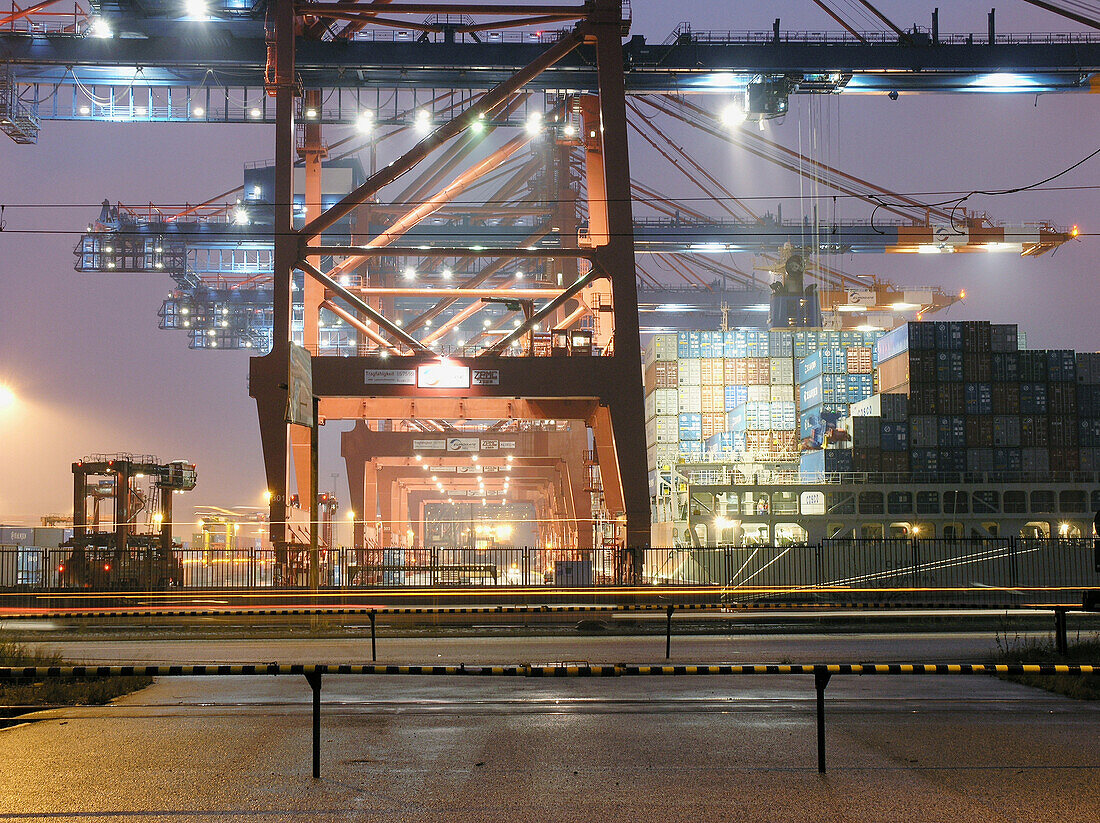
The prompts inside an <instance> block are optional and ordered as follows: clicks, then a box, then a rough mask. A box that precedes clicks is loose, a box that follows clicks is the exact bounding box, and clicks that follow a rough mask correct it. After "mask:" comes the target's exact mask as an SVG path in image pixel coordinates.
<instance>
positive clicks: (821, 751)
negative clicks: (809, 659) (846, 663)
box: [814, 666, 831, 774]
mask: <svg viewBox="0 0 1100 823" xmlns="http://www.w3.org/2000/svg"><path fill="white" fill-rule="evenodd" d="M830 677H831V675H830V674H829V671H828V670H827V669H826V668H825V667H824V666H814V688H816V689H817V770H818V772H819V773H821V774H825V687H826V686H828V685H829V678H830Z"/></svg>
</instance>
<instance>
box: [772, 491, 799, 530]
mask: <svg viewBox="0 0 1100 823" xmlns="http://www.w3.org/2000/svg"><path fill="white" fill-rule="evenodd" d="M772 514H798V493H797V492H772ZM778 536H779V533H778V531H777V532H776V537H777V539H778Z"/></svg>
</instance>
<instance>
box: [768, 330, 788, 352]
mask: <svg viewBox="0 0 1100 823" xmlns="http://www.w3.org/2000/svg"><path fill="white" fill-rule="evenodd" d="M769 338H770V340H769V343H768V350H769V352H770V353H771V354H770V356H771V357H773V358H776V357H786V358H792V357H794V332H791V331H773V332H770V333H769Z"/></svg>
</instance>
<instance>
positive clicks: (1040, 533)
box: [1020, 520, 1050, 540]
mask: <svg viewBox="0 0 1100 823" xmlns="http://www.w3.org/2000/svg"><path fill="white" fill-rule="evenodd" d="M1020 537H1023V538H1025V539H1027V538H1030V539H1035V540H1049V539H1050V523H1045V522H1043V521H1042V520H1033V521H1032V522H1030V523H1025V524H1024V527H1023V528H1022V529H1020Z"/></svg>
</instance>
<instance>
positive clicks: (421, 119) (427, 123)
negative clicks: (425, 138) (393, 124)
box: [414, 109, 432, 134]
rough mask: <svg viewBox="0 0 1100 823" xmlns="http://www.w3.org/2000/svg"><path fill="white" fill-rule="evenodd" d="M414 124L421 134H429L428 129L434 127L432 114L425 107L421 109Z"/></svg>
mask: <svg viewBox="0 0 1100 823" xmlns="http://www.w3.org/2000/svg"><path fill="white" fill-rule="evenodd" d="M414 126H415V127H416V130H417V132H419V133H420V134H427V132H428V129H430V128H431V127H432V116H431V115H430V114H428V112H427V111H425V110H424V109H421V110H420V111H418V112H417V113H416V123H414Z"/></svg>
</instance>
